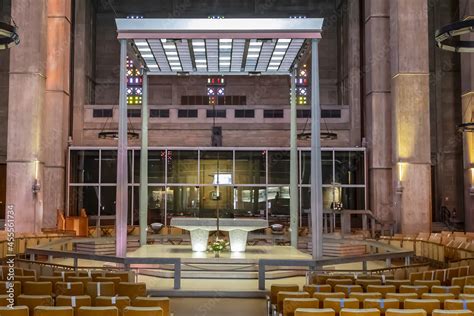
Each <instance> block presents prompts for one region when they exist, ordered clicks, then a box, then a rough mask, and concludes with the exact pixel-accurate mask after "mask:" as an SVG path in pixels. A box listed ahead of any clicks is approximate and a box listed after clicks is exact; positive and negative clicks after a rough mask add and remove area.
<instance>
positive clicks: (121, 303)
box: [95, 296, 130, 314]
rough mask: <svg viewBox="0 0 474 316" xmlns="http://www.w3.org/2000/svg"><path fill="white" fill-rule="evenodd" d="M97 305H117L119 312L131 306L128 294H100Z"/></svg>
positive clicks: (96, 300)
mask: <svg viewBox="0 0 474 316" xmlns="http://www.w3.org/2000/svg"><path fill="white" fill-rule="evenodd" d="M95 305H96V306H116V307H117V308H118V310H119V314H122V311H123V309H124V308H125V307H127V306H130V298H129V297H128V296H98V297H96V299H95Z"/></svg>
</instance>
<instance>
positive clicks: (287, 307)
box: [283, 298, 319, 316]
mask: <svg viewBox="0 0 474 316" xmlns="http://www.w3.org/2000/svg"><path fill="white" fill-rule="evenodd" d="M298 308H319V301H318V299H317V298H285V299H284V300H283V316H293V315H294V313H295V310H296V309H298Z"/></svg>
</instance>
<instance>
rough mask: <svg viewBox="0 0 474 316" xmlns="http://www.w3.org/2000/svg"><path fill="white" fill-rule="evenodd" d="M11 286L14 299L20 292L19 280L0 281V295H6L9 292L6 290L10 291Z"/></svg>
mask: <svg viewBox="0 0 474 316" xmlns="http://www.w3.org/2000/svg"><path fill="white" fill-rule="evenodd" d="M11 287H13V295H14V297H15V299H16V297H17V296H18V295H20V294H21V282H20V281H14V282H7V281H0V295H8V294H9V293H8V292H9V291H12V290H11Z"/></svg>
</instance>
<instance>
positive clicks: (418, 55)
mask: <svg viewBox="0 0 474 316" xmlns="http://www.w3.org/2000/svg"><path fill="white" fill-rule="evenodd" d="M390 35H391V53H392V55H391V65H392V67H391V68H392V71H391V73H392V130H393V134H392V146H393V147H392V150H393V167H394V168H393V177H394V182H395V186H394V187H395V188H397V190H396V191H397V196H396V203H397V204H396V208H395V211H396V212H398V213H399V216H400V220H399V222H398V225H399V229H400V231H401V233H403V234H416V233H419V232H431V209H432V208H431V149H430V106H429V66H428V62H429V54H428V35H429V34H428V3H427V1H426V0H391V1H390Z"/></svg>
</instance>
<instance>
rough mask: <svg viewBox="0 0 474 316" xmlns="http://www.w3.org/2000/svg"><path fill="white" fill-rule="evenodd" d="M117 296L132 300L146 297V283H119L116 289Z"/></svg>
mask: <svg viewBox="0 0 474 316" xmlns="http://www.w3.org/2000/svg"><path fill="white" fill-rule="evenodd" d="M117 294H118V295H119V296H128V297H129V298H130V300H131V301H132V302H133V300H134V299H135V298H136V297H138V296H146V295H147V293H146V283H143V282H140V283H133V282H120V283H119V285H118V289H117Z"/></svg>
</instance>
